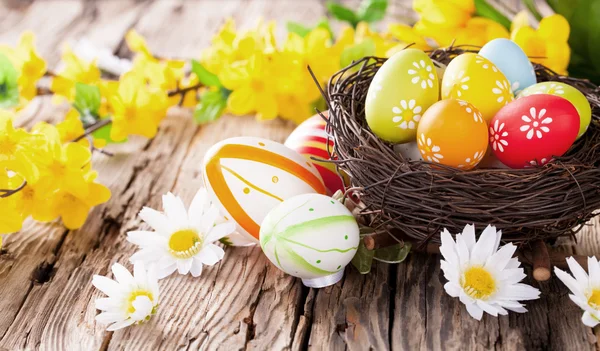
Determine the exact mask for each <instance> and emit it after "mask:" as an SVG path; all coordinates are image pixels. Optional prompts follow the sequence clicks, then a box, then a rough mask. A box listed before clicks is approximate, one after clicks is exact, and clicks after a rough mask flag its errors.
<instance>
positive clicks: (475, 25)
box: [414, 17, 510, 47]
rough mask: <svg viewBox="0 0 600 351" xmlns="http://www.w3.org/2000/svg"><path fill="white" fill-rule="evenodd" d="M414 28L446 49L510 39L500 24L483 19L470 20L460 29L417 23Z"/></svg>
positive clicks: (474, 18) (422, 22)
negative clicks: (452, 46) (453, 46)
mask: <svg viewBox="0 0 600 351" xmlns="http://www.w3.org/2000/svg"><path fill="white" fill-rule="evenodd" d="M414 28H415V31H417V32H418V33H419V34H421V35H423V36H424V37H428V38H431V39H433V40H435V42H436V43H437V44H438V45H439V46H440V47H447V46H450V45H451V44H452V43H454V45H476V46H483V45H485V44H486V43H487V42H488V41H490V40H492V39H497V38H507V39H508V38H509V37H510V34H509V33H508V30H506V28H504V27H503V26H502V25H501V24H499V23H497V22H495V21H492V20H491V19H488V18H483V17H473V18H470V19H469V20H467V21H466V23H465V24H464V26H460V27H453V28H442V27H438V26H435V25H431V24H428V23H427V22H424V21H419V22H417V23H416V24H415V27H414Z"/></svg>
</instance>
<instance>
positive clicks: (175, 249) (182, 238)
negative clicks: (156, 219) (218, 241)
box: [169, 229, 203, 258]
mask: <svg viewBox="0 0 600 351" xmlns="http://www.w3.org/2000/svg"><path fill="white" fill-rule="evenodd" d="M202 242H203V239H202V236H201V235H200V234H199V233H198V232H197V231H195V230H193V229H183V230H178V231H176V232H174V233H173V234H171V237H170V238H169V251H170V252H171V254H172V255H173V256H175V257H177V258H190V257H193V256H194V255H195V254H197V253H198V252H200V249H201V248H202Z"/></svg>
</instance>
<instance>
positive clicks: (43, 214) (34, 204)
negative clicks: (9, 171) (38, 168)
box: [7, 175, 56, 222]
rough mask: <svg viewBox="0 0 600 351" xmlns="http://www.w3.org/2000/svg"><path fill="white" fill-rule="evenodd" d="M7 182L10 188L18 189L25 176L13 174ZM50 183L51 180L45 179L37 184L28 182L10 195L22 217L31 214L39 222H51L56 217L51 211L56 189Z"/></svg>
mask: <svg viewBox="0 0 600 351" xmlns="http://www.w3.org/2000/svg"><path fill="white" fill-rule="evenodd" d="M42 177H44V175H42ZM7 183H8V188H9V189H17V188H18V187H19V186H21V185H22V184H23V178H21V177H19V176H13V177H11V178H9V179H8V182H7ZM50 184H51V182H45V181H40V182H38V183H36V184H35V185H31V184H29V183H27V184H25V186H24V187H23V189H21V190H20V191H18V192H16V193H14V194H13V195H11V196H10V198H11V199H12V200H14V204H15V208H16V210H17V211H18V212H19V216H20V217H21V218H27V217H29V216H31V217H33V219H35V220H36V221H39V222H49V221H52V220H54V219H55V218H56V216H53V214H52V211H51V207H52V204H51V203H50V200H51V196H52V195H53V193H54V189H53V188H52V186H50Z"/></svg>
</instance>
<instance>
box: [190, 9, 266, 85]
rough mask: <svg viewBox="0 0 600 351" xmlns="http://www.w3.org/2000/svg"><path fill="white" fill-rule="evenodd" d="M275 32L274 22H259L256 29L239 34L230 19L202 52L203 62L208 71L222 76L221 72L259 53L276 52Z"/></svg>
mask: <svg viewBox="0 0 600 351" xmlns="http://www.w3.org/2000/svg"><path fill="white" fill-rule="evenodd" d="M274 32H275V23H274V22H269V23H266V24H265V23H263V22H262V21H259V23H258V25H257V26H256V28H254V29H252V30H248V31H244V32H241V33H237V32H236V30H235V23H234V21H233V20H231V19H228V20H227V21H226V23H225V24H224V25H223V27H222V28H221V30H220V31H219V32H218V33H217V34H216V35H215V36H214V37H213V39H212V42H211V45H210V46H209V47H208V48H207V49H205V50H203V51H202V55H201V62H202V64H203V65H204V67H206V69H207V70H209V71H210V72H212V73H214V74H216V75H218V76H220V74H221V71H222V70H223V69H225V67H227V66H229V65H231V64H232V63H234V62H237V61H245V60H247V59H248V58H249V57H251V56H252V55H255V54H256V53H259V52H260V53H267V54H270V53H273V52H274V51H276V43H275V35H274Z"/></svg>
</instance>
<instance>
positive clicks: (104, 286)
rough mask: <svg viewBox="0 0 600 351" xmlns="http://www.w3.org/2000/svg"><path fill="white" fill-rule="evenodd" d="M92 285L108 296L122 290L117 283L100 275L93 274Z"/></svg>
mask: <svg viewBox="0 0 600 351" xmlns="http://www.w3.org/2000/svg"><path fill="white" fill-rule="evenodd" d="M92 285H94V286H95V287H96V289H98V290H100V291H102V292H103V293H105V294H106V295H107V296H109V297H111V296H115V295H118V294H120V293H121V292H122V289H121V286H120V285H119V283H117V282H116V281H114V280H112V279H109V278H107V277H104V276H101V275H94V277H93V278H92Z"/></svg>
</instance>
